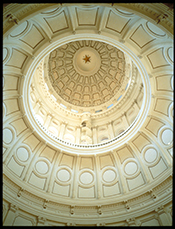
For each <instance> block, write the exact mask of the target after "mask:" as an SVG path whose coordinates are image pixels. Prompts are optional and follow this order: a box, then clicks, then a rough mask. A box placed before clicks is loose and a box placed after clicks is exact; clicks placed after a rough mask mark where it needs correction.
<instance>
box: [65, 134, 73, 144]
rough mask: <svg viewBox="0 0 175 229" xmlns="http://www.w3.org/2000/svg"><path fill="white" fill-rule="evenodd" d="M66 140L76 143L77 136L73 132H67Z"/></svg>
mask: <svg viewBox="0 0 175 229" xmlns="http://www.w3.org/2000/svg"><path fill="white" fill-rule="evenodd" d="M64 140H65V141H67V142H71V143H74V141H75V137H74V136H73V135H72V134H65V135H64Z"/></svg>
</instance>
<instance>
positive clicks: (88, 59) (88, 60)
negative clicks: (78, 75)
mask: <svg viewBox="0 0 175 229" xmlns="http://www.w3.org/2000/svg"><path fill="white" fill-rule="evenodd" d="M90 59H91V57H90V56H89V55H85V56H84V57H83V60H84V61H85V64H86V63H87V62H91V60H90Z"/></svg>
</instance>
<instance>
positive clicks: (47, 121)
mask: <svg viewBox="0 0 175 229" xmlns="http://www.w3.org/2000/svg"><path fill="white" fill-rule="evenodd" d="M52 117H53V115H52V114H51V113H50V112H49V113H48V114H47V117H46V120H45V122H44V127H45V128H46V129H47V128H48V127H49V125H50V122H51V120H52Z"/></svg>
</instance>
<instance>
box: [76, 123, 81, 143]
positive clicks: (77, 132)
mask: <svg viewBox="0 0 175 229" xmlns="http://www.w3.org/2000/svg"><path fill="white" fill-rule="evenodd" d="M76 144H80V127H77V130H76Z"/></svg>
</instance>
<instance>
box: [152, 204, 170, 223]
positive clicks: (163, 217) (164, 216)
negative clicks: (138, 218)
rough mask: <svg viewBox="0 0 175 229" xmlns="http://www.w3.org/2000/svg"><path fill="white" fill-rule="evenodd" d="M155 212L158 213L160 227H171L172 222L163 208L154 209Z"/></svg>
mask: <svg viewBox="0 0 175 229" xmlns="http://www.w3.org/2000/svg"><path fill="white" fill-rule="evenodd" d="M155 211H156V212H157V213H158V216H159V219H160V222H161V225H162V226H172V221H171V220H170V218H169V216H168V214H167V211H166V209H165V208H164V206H160V207H158V208H156V209H155Z"/></svg>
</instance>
